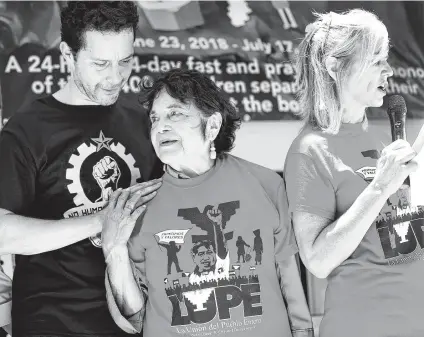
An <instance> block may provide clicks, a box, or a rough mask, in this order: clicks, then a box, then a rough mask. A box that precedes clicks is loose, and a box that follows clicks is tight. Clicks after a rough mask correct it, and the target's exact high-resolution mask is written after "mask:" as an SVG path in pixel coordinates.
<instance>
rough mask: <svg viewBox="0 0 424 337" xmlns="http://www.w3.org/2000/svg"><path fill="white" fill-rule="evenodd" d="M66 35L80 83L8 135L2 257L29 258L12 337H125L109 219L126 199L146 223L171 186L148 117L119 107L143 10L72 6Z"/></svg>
mask: <svg viewBox="0 0 424 337" xmlns="http://www.w3.org/2000/svg"><path fill="white" fill-rule="evenodd" d="M61 23H62V27H61V33H62V42H61V44H60V51H61V53H62V55H63V56H64V58H65V59H66V61H67V63H68V65H69V68H70V72H71V74H70V80H69V81H68V83H67V84H66V86H65V87H64V88H63V89H61V90H60V91H58V92H56V93H55V94H53V95H51V96H47V97H45V98H41V99H38V100H36V101H34V102H32V103H31V104H27V105H26V106H25V107H24V108H22V109H21V111H19V113H15V114H14V115H13V116H12V118H11V119H10V120H9V122H8V123H7V124H6V125H5V127H4V128H3V129H2V131H1V133H0V255H2V254H17V256H16V268H15V271H14V277H13V289H12V290H13V306H12V322H13V323H14V324H13V331H12V334H13V337H40V336H78V337H80V336H102V337H112V336H113V337H116V336H123V335H125V334H124V333H123V331H121V330H120V329H119V327H118V326H117V325H116V324H115V322H114V321H113V319H112V317H111V315H110V313H109V310H108V307H107V302H106V295H105V286H104V279H105V262H104V255H103V252H102V249H101V236H100V235H99V234H98V233H99V232H100V231H101V230H102V223H103V217H104V216H105V210H104V209H103V208H108V207H112V205H108V204H107V203H108V200H109V197H110V195H111V193H113V192H114V191H116V190H118V189H123V190H124V192H122V193H120V192H117V193H119V195H120V197H119V198H118V200H117V203H118V204H119V203H125V202H127V200H128V199H129V200H130V201H131V203H129V202H127V203H126V204H129V205H132V207H130V208H131V209H129V210H128V212H129V214H135V211H136V210H137V212H138V210H140V209H141V206H142V205H144V204H145V203H146V202H147V201H149V200H150V199H152V198H153V197H154V193H153V192H154V191H155V190H156V189H157V188H159V186H160V185H161V179H155V180H151V179H153V178H157V177H159V176H160V175H161V174H162V172H161V170H159V168H160V165H158V164H159V161H158V159H157V157H156V155H155V153H154V150H153V147H152V146H151V143H150V140H149V132H148V130H149V124H148V120H147V116H146V115H145V114H144V113H142V111H141V107H140V106H138V105H137V103H132V102H130V101H124V100H123V99H122V98H119V93H120V91H121V89H122V87H123V85H124V83H125V82H126V81H127V80H128V77H129V75H130V73H131V69H132V59H133V54H134V48H133V42H134V34H135V30H136V26H137V23H138V13H137V9H136V6H135V5H134V3H133V2H123V1H122V2H121V1H114V2H106V1H104V2H88V1H87V2H83V1H70V2H68V6H67V7H65V8H64V9H63V10H62V13H61ZM111 204H112V202H111ZM140 213H141V212H140ZM0 280H6V281H3V284H1V283H2V281H0V295H1V294H2V289H7V286H8V285H7V284H5V283H7V282H8V281H7V279H6V278H0ZM3 308H4V307H3ZM0 309H2V307H1V306H0ZM4 312H5V310H3V311H2V310H0V314H2V313H3V315H5V313H4ZM2 319H4V317H0V322H1V321H2ZM3 322H4V320H3ZM3 324H4V323H3Z"/></svg>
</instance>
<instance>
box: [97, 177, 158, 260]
mask: <svg viewBox="0 0 424 337" xmlns="http://www.w3.org/2000/svg"><path fill="white" fill-rule="evenodd" d="M161 184H162V180H161V179H156V180H152V181H148V182H145V183H141V184H137V185H134V186H132V187H130V188H128V189H125V190H122V189H118V190H116V191H115V192H114V193H113V194H112V195H111V197H110V198H109V202H108V205H107V206H106V207H105V208H104V209H103V210H102V211H100V212H99V213H100V214H99V215H100V217H101V220H102V223H103V230H102V248H103V254H104V256H105V259H106V260H107V258H108V256H109V254H110V253H111V251H112V250H113V249H114V248H115V247H122V246H125V247H126V245H127V242H128V239H129V238H130V236H131V233H132V231H133V229H134V226H135V223H136V221H137V219H138V218H139V217H140V216H141V215H142V214H143V213H144V211H145V210H146V205H145V204H146V203H147V202H148V201H150V200H151V199H153V198H154V197H155V196H156V193H157V192H156V190H157V189H158V188H159V187H160V186H161Z"/></svg>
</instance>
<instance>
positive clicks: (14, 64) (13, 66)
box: [4, 55, 22, 74]
mask: <svg viewBox="0 0 424 337" xmlns="http://www.w3.org/2000/svg"><path fill="white" fill-rule="evenodd" d="M12 71H16V72H17V73H21V72H22V68H21V66H20V65H19V62H18V60H17V59H16V57H15V56H13V55H11V56H10V57H9V60H8V61H7V65H6V68H5V69H4V72H5V73H6V74H7V73H10V72H12Z"/></svg>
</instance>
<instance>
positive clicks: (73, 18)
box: [60, 1, 138, 53]
mask: <svg viewBox="0 0 424 337" xmlns="http://www.w3.org/2000/svg"><path fill="white" fill-rule="evenodd" d="M60 20H61V36H62V41H64V42H66V43H67V44H68V45H69V47H70V48H71V49H72V51H73V52H74V53H77V52H78V51H79V50H80V49H81V48H82V47H84V43H85V41H84V33H85V32H86V31H99V32H116V33H117V32H121V31H122V30H126V29H132V30H133V32H134V38H135V32H136V29H137V25H138V13H137V7H136V5H135V3H134V2H133V1H69V2H68V4H67V6H66V7H65V8H63V9H62V12H61V14H60Z"/></svg>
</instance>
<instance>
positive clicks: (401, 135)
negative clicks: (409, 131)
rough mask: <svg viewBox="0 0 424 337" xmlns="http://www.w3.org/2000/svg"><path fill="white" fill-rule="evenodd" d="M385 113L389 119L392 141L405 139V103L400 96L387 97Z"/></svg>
mask: <svg viewBox="0 0 424 337" xmlns="http://www.w3.org/2000/svg"><path fill="white" fill-rule="evenodd" d="M388 105H389V107H388V109H387V114H388V115H389V119H390V127H391V131H392V141H393V142H394V141H395V140H398V139H404V140H406V130H405V123H406V103H405V100H404V99H403V97H402V96H400V95H393V96H390V97H389V103H388Z"/></svg>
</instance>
